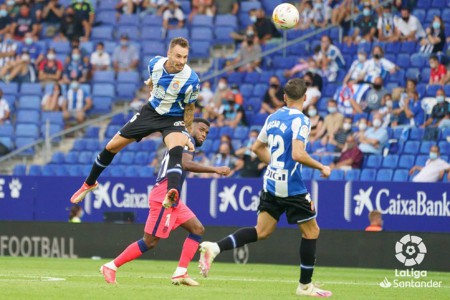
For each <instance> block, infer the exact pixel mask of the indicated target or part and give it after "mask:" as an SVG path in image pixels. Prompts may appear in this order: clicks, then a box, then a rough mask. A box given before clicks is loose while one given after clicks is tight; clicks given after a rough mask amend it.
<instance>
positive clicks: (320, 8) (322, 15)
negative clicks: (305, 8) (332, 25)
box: [313, 0, 331, 28]
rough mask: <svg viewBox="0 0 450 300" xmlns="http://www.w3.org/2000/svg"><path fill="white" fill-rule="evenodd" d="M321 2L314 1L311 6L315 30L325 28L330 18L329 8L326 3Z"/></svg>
mask: <svg viewBox="0 0 450 300" xmlns="http://www.w3.org/2000/svg"><path fill="white" fill-rule="evenodd" d="M323 2H324V1H322V0H315V1H314V5H313V15H314V19H313V24H314V27H316V28H325V27H326V26H327V25H328V22H329V21H330V17H331V8H330V7H329V6H328V2H327V1H325V3H323Z"/></svg>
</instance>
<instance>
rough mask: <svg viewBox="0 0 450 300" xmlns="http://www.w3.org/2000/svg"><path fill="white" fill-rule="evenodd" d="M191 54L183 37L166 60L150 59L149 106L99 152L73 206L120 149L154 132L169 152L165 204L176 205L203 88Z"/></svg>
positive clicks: (174, 40) (159, 58)
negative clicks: (200, 88) (196, 110)
mask: <svg viewBox="0 0 450 300" xmlns="http://www.w3.org/2000/svg"><path fill="white" fill-rule="evenodd" d="M188 55H189V42H188V41H187V40H186V39H185V38H181V37H180V38H174V39H172V40H171V41H170V45H169V49H168V51H167V57H162V56H156V57H154V58H152V59H151V60H150V62H149V64H148V72H149V78H148V80H147V81H146V82H145V83H146V84H147V85H148V86H149V87H150V88H152V92H151V95H150V98H149V100H148V103H147V104H145V105H144V106H143V107H142V109H141V111H140V112H139V113H137V114H135V115H134V116H133V117H132V118H131V119H130V120H129V121H128V123H126V124H125V125H124V126H123V127H122V129H120V131H119V132H118V133H117V134H116V135H115V136H114V137H113V138H112V139H111V140H110V141H109V143H108V144H107V145H106V147H105V149H103V151H102V152H100V154H99V155H98V156H97V159H96V160H95V162H94V164H93V166H92V169H91V172H90V174H89V176H88V177H87V179H86V181H85V182H84V183H83V185H82V186H81V188H80V189H79V190H78V191H76V192H75V194H73V196H72V197H71V199H70V201H71V202H72V203H78V202H80V201H81V200H83V199H84V197H85V196H86V195H87V194H88V193H89V192H90V191H92V190H94V189H95V188H97V186H98V182H97V179H98V177H99V176H100V174H101V173H102V171H103V170H104V169H105V168H106V167H107V166H108V165H109V164H110V163H111V162H112V160H113V158H114V156H115V155H116V154H117V153H118V152H119V151H120V150H122V149H123V148H124V147H125V146H127V145H128V144H130V143H133V142H139V141H140V140H141V139H142V138H144V137H146V136H148V135H150V134H152V133H154V132H161V133H162V136H163V141H164V143H165V144H166V146H167V148H168V149H169V160H168V162H167V191H166V195H165V198H164V201H163V204H162V205H163V206H164V207H165V208H169V207H171V206H172V205H173V204H174V203H175V202H177V200H178V197H179V192H180V191H179V189H178V187H179V186H180V179H181V174H182V167H181V165H182V164H181V161H182V155H183V148H184V146H186V145H189V147H190V148H193V145H192V144H191V143H190V142H189V133H188V132H190V130H191V126H192V121H193V119H194V110H195V101H197V96H198V93H199V87H200V84H199V79H198V76H197V74H196V73H195V72H194V71H193V70H192V69H191V68H190V67H189V66H188V65H187V60H188Z"/></svg>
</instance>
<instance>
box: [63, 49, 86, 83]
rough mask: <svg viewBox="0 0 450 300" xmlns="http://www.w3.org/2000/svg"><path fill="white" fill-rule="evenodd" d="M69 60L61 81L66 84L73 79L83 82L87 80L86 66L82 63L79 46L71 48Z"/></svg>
mask: <svg viewBox="0 0 450 300" xmlns="http://www.w3.org/2000/svg"><path fill="white" fill-rule="evenodd" d="M70 58H71V59H70V62H69V63H68V64H67V65H66V68H65V70H64V75H63V79H62V83H64V84H68V83H71V82H73V81H76V82H77V83H80V82H81V83H84V82H86V81H87V73H88V68H87V67H86V65H85V64H84V63H83V60H82V57H81V51H80V49H79V48H74V49H72V53H71V57H70Z"/></svg>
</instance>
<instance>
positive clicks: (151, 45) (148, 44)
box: [141, 41, 166, 63]
mask: <svg viewBox="0 0 450 300" xmlns="http://www.w3.org/2000/svg"><path fill="white" fill-rule="evenodd" d="M141 45H142V53H144V55H162V54H164V53H165V52H166V46H165V45H164V44H163V43H161V42H156V41H143V42H141ZM146 63H148V61H146Z"/></svg>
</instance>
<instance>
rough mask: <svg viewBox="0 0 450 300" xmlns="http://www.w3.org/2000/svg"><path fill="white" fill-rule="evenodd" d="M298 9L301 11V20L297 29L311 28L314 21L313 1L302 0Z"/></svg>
mask: <svg viewBox="0 0 450 300" xmlns="http://www.w3.org/2000/svg"><path fill="white" fill-rule="evenodd" d="M298 11H299V13H300V20H299V21H298V24H297V27H296V29H300V30H305V29H309V28H311V25H312V24H313V21H314V11H313V4H312V1H301V2H300V7H299V9H298Z"/></svg>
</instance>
